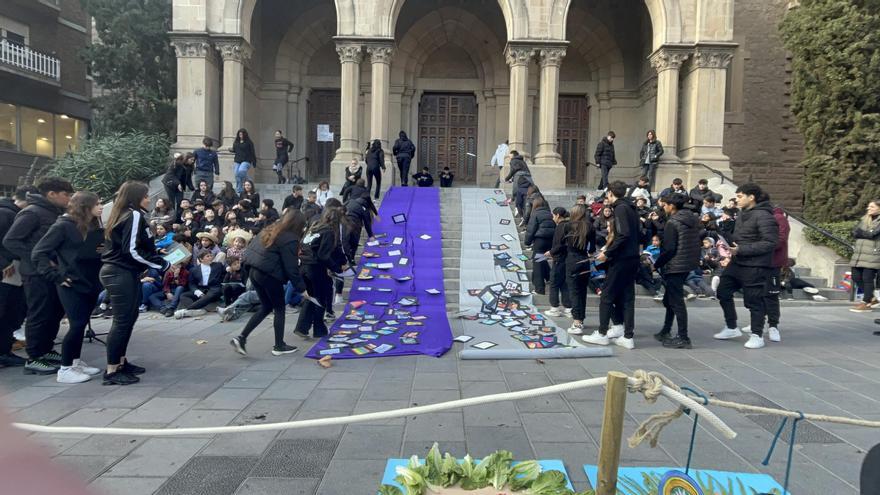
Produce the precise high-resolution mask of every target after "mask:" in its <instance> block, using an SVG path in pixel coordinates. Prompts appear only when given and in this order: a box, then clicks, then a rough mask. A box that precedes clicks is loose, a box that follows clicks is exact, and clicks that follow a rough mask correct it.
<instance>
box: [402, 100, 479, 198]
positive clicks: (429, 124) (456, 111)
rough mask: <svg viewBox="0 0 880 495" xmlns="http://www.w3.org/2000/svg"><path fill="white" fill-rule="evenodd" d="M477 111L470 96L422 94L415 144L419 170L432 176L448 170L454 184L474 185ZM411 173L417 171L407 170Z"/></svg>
mask: <svg viewBox="0 0 880 495" xmlns="http://www.w3.org/2000/svg"><path fill="white" fill-rule="evenodd" d="M477 112H478V110H477V98H476V96H474V95H473V94H455V93H425V94H424V95H422V99H421V101H420V102H419V141H418V143H417V147H418V150H417V153H418V158H419V160H418V163H419V167H428V168H429V169H430V170H431V173H432V174H434V175H435V176H436V175H437V174H438V173H439V171H440V170H443V167H449V170H451V171H452V172H453V173H454V174H455V181H456V182H457V183H473V182H476V179H477V157H476V154H477V117H478V115H477ZM468 153H471V155H473V156H471V155H468ZM413 173H416V170H411V171H410V174H413Z"/></svg>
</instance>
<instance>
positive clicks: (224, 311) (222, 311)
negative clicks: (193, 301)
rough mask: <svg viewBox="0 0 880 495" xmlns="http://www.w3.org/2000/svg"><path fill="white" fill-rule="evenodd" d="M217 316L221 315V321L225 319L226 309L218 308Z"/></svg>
mask: <svg viewBox="0 0 880 495" xmlns="http://www.w3.org/2000/svg"><path fill="white" fill-rule="evenodd" d="M217 314H218V315H220V319H221V320H222V319H223V316H224V315H225V314H226V308H224V307H223V306H217Z"/></svg>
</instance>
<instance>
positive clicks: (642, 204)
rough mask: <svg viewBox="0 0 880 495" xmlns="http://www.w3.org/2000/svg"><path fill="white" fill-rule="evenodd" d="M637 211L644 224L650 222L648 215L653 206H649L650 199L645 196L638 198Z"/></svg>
mask: <svg viewBox="0 0 880 495" xmlns="http://www.w3.org/2000/svg"><path fill="white" fill-rule="evenodd" d="M636 213H638V214H639V219H640V220H641V221H642V226H643V227H644V226H645V224H646V223H647V222H648V215H650V214H651V208H650V207H649V206H648V200H647V199H645V198H643V197H638V198H636Z"/></svg>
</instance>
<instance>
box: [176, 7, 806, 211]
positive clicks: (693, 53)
mask: <svg viewBox="0 0 880 495" xmlns="http://www.w3.org/2000/svg"><path fill="white" fill-rule="evenodd" d="M786 8H787V6H786V4H785V3H783V2H780V1H779V0H770V1H762V0H737V1H733V0H335V1H334V2H330V1H328V0H173V31H172V33H171V37H172V42H173V44H174V46H175V48H176V51H177V57H178V59H177V69H178V120H177V134H178V135H177V144H176V147H177V148H178V149H180V150H188V149H191V148H196V147H198V146H200V143H201V141H202V138H203V137H205V136H208V137H211V138H214V139H215V140H217V141H219V142H221V146H220V148H221V150H225V149H226V148H228V147H229V146H230V145H231V142H232V140H233V138H234V136H235V132H236V131H237V130H238V129H239V128H241V127H244V128H247V129H248V130H249V133H250V135H251V136H252V137H253V139H254V141H255V144H256V146H257V155H258V158H259V162H260V166H259V168H258V170H257V175H258V178H259V179H262V180H266V181H271V180H272V177H274V174H272V172H271V170H270V167H271V164H272V158H273V157H274V148H273V143H272V140H273V138H272V135H273V132H274V131H275V130H276V129H280V130H282V131H283V132H284V133H285V135H286V136H287V137H288V138H289V139H290V140H291V141H292V142H293V143H294V144H295V146H296V149H295V151H294V153H293V157H294V158H299V157H308V161H305V160H304V161H303V162H300V163H299V164H298V165H299V166H301V170H302V171H304V172H305V173H306V175H307V176H308V178H309V181H310V182H312V181H316V180H320V179H330V180H331V183H336V184H338V183H339V182H341V178H342V174H343V169H344V167H345V165H346V164H347V163H348V162H349V161H350V160H351V159H352V158H360V157H362V152H363V149H364V146H365V144H366V143H367V142H368V141H371V140H373V139H379V140H381V141H382V144H383V148H384V149H385V150H386V154H387V160H389V163H388V165H391V163H390V149H391V146H392V144H393V142H394V140H395V139H396V137H397V134H398V131H400V130H403V131H405V132H407V134H409V136H410V138H411V139H412V140H413V141H414V143H415V145H416V148H417V152H416V157H415V159H414V162H413V167H416V166H418V167H422V166H427V167H429V168H430V169H432V171H433V170H436V169H441V168H443V167H444V166H448V167H450V168H451V169H452V170H453V171H455V173H456V181H457V182H458V183H464V184H478V185H489V186H491V185H492V184H494V181H495V177H496V175H497V172H496V171H493V170H492V169H490V168H489V167H487V165H488V163H489V161H490V160H491V157H492V155H493V153H494V151H495V148H496V146H497V145H498V144H499V143H501V142H503V141H504V140H505V139H507V140H509V141H510V146H511V148H512V149H517V150H519V151H520V152H521V153H523V154H525V155H526V156H527V158H528V160H529V161H530V162H531V163H532V169H533V175H534V176H535V177H536V178H537V182H538V183H539V185H541V186H542V187H543V188H545V189H557V188H562V187H565V186H569V187H572V186H574V187H584V186H586V185H589V186H593V187H594V186H595V184H596V183H598V177H597V176H596V175H597V174H596V169H595V168H593V167H589V166H587V165H586V162H588V161H592V154H593V150H594V149H595V146H596V144H597V143H598V141H599V140H600V139H601V138H602V136H604V134H605V132H606V131H608V130H614V131H615V132H616V133H617V136H618V138H617V140H616V142H615V145H616V148H617V157H618V162H619V166H618V167H617V168H615V169H614V170H613V171H612V176H613V177H618V178H621V179H627V180H629V179H632V178H633V177H635V176H636V175H638V153H639V149H640V145H641V143H642V141H643V140H644V136H645V133H646V131H647V130H648V129H656V132H657V135H658V137H659V139H660V140H661V141H662V142H663V144H664V147H665V148H666V155H665V156H664V162H663V164H662V165H661V167H660V168H659V170H658V175H657V182H658V187H660V186H664V185H665V184H668V182H669V181H670V180H671V179H672V178H673V177H682V178H683V179H685V180H686V181H688V182H695V181H696V180H697V179H698V178H700V177H706V176H709V175H711V173H710V172H709V171H708V170H706V169H705V168H704V167H703V166H702V165H698V164H705V165H707V166H710V167H712V168H714V169H716V170H719V171H721V172H724V173H725V174H727V175H733V176H734V178H735V179H736V180H738V181H743V180H745V179H746V178H748V177H749V176H751V177H753V178H754V179H755V180H758V181H760V182H763V183H765V184H767V185H768V186H771V188H770V189H771V192H774V193H776V192H779V194H782V195H787V198H786V201H788V202H789V203H790V206H796V205H795V204H794V201H793V200H794V199H797V200H798V201H799V197H800V196H799V194H800V193H799V191H798V190H799V185H800V182H799V181H800V175H799V174H800V170H799V169H797V161H798V158H799V155H798V150H799V144H800V143H799V142H798V141H797V135H796V133H795V132H794V131H793V130H792V128H791V121H790V118H789V117H788V115H787V111H788V110H787V105H786V103H787V98H788V96H787V71H786V58H785V52H784V50H783V49H782V48H781V44H780V42H779V36H778V33H777V32H776V25H777V24H778V22H779V21H780V20H781V19H782V17H783V16H784V14H785V12H786ZM223 159H224V160H225V161H226V162H227V163H231V156H229V155H228V154H227V153H224V154H223ZM230 167H231V166H227V165H224V174H231V168H230ZM389 170H391V168H390V167H389ZM776 177H780V178H782V179H781V180H780V181H777V184H776V185H778V186H779V187H777V188H776V190H774V188H773V187H772V186H773V182H774V181H776ZM386 182H387V181H386Z"/></svg>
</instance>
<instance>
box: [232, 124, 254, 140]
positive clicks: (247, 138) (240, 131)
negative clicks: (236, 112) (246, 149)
mask: <svg viewBox="0 0 880 495" xmlns="http://www.w3.org/2000/svg"><path fill="white" fill-rule="evenodd" d="M241 134H244V136H242V137H239V135H241ZM235 140H236V141H238V140H241V141H244V142H246V143H249V142H251V136H250V134H248V131H247V129H245V128H244V127H242V128H241V129H239V130H238V132H236V133H235Z"/></svg>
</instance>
